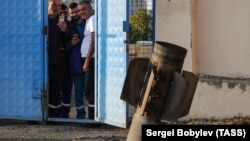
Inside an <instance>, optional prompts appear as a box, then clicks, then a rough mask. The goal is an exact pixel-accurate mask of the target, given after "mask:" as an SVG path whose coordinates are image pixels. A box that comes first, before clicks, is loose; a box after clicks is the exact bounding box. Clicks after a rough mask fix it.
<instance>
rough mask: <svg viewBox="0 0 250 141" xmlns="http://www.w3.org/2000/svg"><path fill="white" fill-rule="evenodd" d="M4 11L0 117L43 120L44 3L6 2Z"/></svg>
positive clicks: (0, 16) (0, 25) (29, 0)
mask: <svg viewBox="0 0 250 141" xmlns="http://www.w3.org/2000/svg"><path fill="white" fill-rule="evenodd" d="M0 9H1V11H2V12H1V14H0V19H1V22H0V31H1V32H0V39H1V40H0V56H1V57H0V64H1V67H0V73H1V75H0V84H1V85H0V90H1V92H0V99H1V102H0V107H1V110H0V118H13V119H30V120H34V119H35V120H37V119H41V118H42V117H41V116H42V110H41V98H40V95H41V90H40V89H41V88H42V86H43V83H44V82H43V81H44V76H43V74H44V65H43V60H44V47H43V34H42V27H43V22H42V20H43V19H42V18H43V17H42V16H43V13H42V12H43V11H42V10H43V0H5V1H3V0H2V1H1V4H0Z"/></svg>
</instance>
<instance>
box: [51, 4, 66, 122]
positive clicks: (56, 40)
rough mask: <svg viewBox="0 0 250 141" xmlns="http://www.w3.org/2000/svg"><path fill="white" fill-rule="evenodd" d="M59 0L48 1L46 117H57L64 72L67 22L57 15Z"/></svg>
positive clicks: (59, 7) (59, 6)
mask: <svg viewBox="0 0 250 141" xmlns="http://www.w3.org/2000/svg"><path fill="white" fill-rule="evenodd" d="M60 9H61V0H49V1H48V64H49V66H48V67H49V72H48V73H49V96H48V97H49V98H48V100H49V101H48V117H59V116H60V115H59V114H60V113H59V112H60V111H59V109H60V107H61V92H62V87H63V81H64V73H65V64H66V58H65V44H66V42H67V40H68V31H67V23H66V22H65V21H64V19H62V18H60V17H59V11H60Z"/></svg>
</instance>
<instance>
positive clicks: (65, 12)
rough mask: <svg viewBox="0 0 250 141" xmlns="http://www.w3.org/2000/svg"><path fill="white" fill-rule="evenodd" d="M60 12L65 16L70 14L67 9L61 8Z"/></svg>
mask: <svg viewBox="0 0 250 141" xmlns="http://www.w3.org/2000/svg"><path fill="white" fill-rule="evenodd" d="M59 14H60V15H63V16H68V12H67V9H61V10H60V12H59Z"/></svg>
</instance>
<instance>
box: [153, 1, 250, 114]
mask: <svg viewBox="0 0 250 141" xmlns="http://www.w3.org/2000/svg"><path fill="white" fill-rule="evenodd" d="M249 7H250V1H248V0H190V1H189V0H157V1H156V41H157V40H161V41H166V42H171V43H174V44H177V45H180V46H182V47H185V48H187V49H188V55H187V57H186V59H185V62H184V66H183V69H184V70H187V71H191V72H193V73H195V74H197V76H199V78H200V80H199V83H198V86H197V89H196V92H195V96H194V99H193V103H192V106H191V109H190V113H189V115H188V116H187V117H185V118H189V117H194V118H199V117H200V118H225V117H234V116H246V115H250V110H249V106H250V102H249V101H250V65H249V63H248V60H250V47H249V46H250V32H249V31H250V16H249V15H250V8H249Z"/></svg>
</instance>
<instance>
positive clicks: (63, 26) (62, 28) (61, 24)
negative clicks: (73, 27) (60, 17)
mask: <svg viewBox="0 0 250 141" xmlns="http://www.w3.org/2000/svg"><path fill="white" fill-rule="evenodd" d="M57 25H58V26H59V28H60V29H61V31H62V32H65V31H66V30H67V23H66V22H65V21H61V22H59V23H58V24H57Z"/></svg>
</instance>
